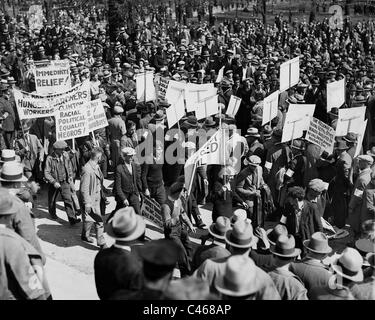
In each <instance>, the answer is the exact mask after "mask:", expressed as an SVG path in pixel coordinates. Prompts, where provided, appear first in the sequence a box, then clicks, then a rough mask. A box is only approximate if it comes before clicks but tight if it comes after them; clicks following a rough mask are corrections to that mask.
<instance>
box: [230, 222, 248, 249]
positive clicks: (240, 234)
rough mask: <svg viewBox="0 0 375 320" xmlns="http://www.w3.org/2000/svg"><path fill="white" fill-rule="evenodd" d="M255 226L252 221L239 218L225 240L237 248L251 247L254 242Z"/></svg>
mask: <svg viewBox="0 0 375 320" xmlns="http://www.w3.org/2000/svg"><path fill="white" fill-rule="evenodd" d="M253 237H254V234H253V227H252V225H251V222H250V221H243V220H238V221H237V222H236V223H235V224H234V225H233V229H232V230H228V231H227V232H226V234H225V242H226V243H227V244H229V245H230V246H232V247H235V248H250V247H251V246H252V244H253Z"/></svg>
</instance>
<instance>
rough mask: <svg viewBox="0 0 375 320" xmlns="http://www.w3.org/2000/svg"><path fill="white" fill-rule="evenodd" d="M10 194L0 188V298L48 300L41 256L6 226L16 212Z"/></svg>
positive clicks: (15, 205) (49, 297) (9, 223)
mask: <svg viewBox="0 0 375 320" xmlns="http://www.w3.org/2000/svg"><path fill="white" fill-rule="evenodd" d="M17 211H18V208H17V204H16V203H15V202H14V198H13V197H12V196H11V195H10V194H9V193H8V192H7V191H6V190H5V189H1V190H0V243H1V246H0V261H1V263H0V299H1V300H46V299H48V300H51V299H52V296H51V293H50V291H49V286H48V282H47V278H46V274H45V271H44V267H43V262H42V256H41V255H40V253H39V252H38V251H37V250H36V249H35V248H34V247H33V246H32V245H31V244H30V243H29V242H27V241H26V240H25V239H24V238H22V237H21V236H20V235H19V234H17V233H16V232H15V231H13V230H12V229H11V228H9V226H10V225H12V217H13V216H14V215H15V214H16V213H17Z"/></svg>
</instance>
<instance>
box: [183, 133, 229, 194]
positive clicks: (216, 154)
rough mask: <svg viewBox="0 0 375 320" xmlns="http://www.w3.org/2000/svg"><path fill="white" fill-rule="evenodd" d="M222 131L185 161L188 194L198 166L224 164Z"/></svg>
mask: <svg viewBox="0 0 375 320" xmlns="http://www.w3.org/2000/svg"><path fill="white" fill-rule="evenodd" d="M222 140H223V134H222V130H218V131H217V132H216V133H215V134H214V135H213V136H212V137H211V138H210V139H209V140H208V141H207V142H206V143H205V144H204V145H203V146H202V147H201V148H200V149H199V150H198V151H196V152H195V153H194V154H193V155H191V157H189V159H188V160H187V161H186V163H185V166H184V175H185V187H186V189H187V191H188V193H189V194H190V191H191V187H192V181H193V177H194V173H195V170H196V168H197V167H198V165H206V164H225V161H224V156H223V150H224V145H225V143H224V141H222Z"/></svg>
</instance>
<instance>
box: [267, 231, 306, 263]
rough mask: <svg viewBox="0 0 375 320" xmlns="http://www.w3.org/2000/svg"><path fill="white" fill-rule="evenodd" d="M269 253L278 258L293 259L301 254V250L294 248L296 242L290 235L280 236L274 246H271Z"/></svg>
mask: <svg viewBox="0 0 375 320" xmlns="http://www.w3.org/2000/svg"><path fill="white" fill-rule="evenodd" d="M270 251H271V252H272V253H273V254H274V255H276V256H279V257H283V258H293V257H297V256H299V255H300V254H301V249H298V248H296V241H295V240H294V237H293V236H292V235H291V234H290V235H285V234H283V235H281V236H279V238H278V239H277V241H276V245H274V246H271V249H270Z"/></svg>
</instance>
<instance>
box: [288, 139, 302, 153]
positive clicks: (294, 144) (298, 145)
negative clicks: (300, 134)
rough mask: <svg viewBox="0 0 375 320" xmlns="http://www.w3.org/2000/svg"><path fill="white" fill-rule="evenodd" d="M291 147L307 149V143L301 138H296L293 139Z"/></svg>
mask: <svg viewBox="0 0 375 320" xmlns="http://www.w3.org/2000/svg"><path fill="white" fill-rule="evenodd" d="M291 147H292V148H293V149H297V150H305V149H306V144H305V142H304V141H303V140H301V139H295V140H293V142H292V144H291Z"/></svg>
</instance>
